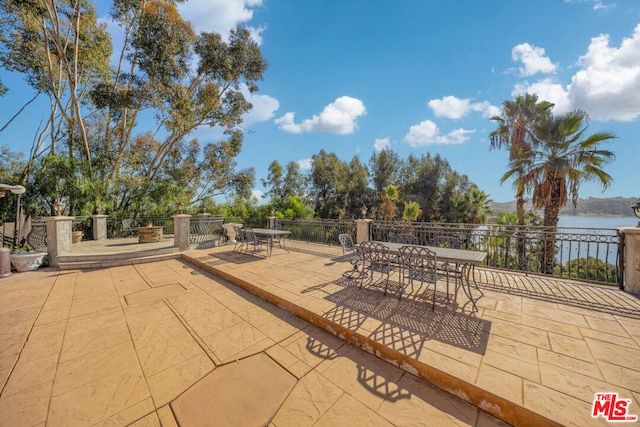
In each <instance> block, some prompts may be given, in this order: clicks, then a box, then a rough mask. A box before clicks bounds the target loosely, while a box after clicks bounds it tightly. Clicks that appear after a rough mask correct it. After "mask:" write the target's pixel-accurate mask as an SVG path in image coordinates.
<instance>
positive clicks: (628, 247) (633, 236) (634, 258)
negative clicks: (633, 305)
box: [618, 227, 640, 295]
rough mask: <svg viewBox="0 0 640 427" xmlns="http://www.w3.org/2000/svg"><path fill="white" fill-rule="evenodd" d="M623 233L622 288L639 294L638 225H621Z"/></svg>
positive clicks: (639, 236)
mask: <svg viewBox="0 0 640 427" xmlns="http://www.w3.org/2000/svg"><path fill="white" fill-rule="evenodd" d="M618 232H619V233H622V234H624V273H623V274H624V290H625V292H629V293H632V294H638V295H640V227H621V228H618Z"/></svg>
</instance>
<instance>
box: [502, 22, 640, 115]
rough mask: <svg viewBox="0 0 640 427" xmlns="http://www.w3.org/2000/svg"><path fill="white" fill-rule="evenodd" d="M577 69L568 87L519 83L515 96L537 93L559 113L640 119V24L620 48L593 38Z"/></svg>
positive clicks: (601, 37)
mask: <svg viewBox="0 0 640 427" xmlns="http://www.w3.org/2000/svg"><path fill="white" fill-rule="evenodd" d="M577 66H578V67H579V70H578V71H577V72H576V73H575V74H574V75H573V76H572V77H571V84H569V85H566V86H563V85H562V84H561V83H558V82H557V80H555V79H551V78H545V79H542V80H539V81H535V82H533V83H530V82H520V83H518V84H516V85H515V86H514V89H513V91H512V95H520V94H523V93H525V92H528V93H535V94H536V95H538V99H540V100H545V101H549V102H553V103H555V104H556V106H555V107H554V110H553V111H554V113H557V114H562V113H566V112H568V111H571V110H574V109H582V110H584V111H586V112H587V114H589V117H590V118H592V119H594V120H618V121H633V120H635V119H637V118H638V117H640V24H639V25H638V26H636V28H635V30H634V32H633V35H632V36H631V37H628V38H625V39H623V40H622V42H621V43H620V46H619V47H616V46H610V41H609V36H608V35H607V34H602V35H599V36H597V37H594V38H592V39H591V43H590V44H589V47H588V48H587V52H586V53H585V54H584V55H582V56H581V57H580V58H579V60H578V61H577Z"/></svg>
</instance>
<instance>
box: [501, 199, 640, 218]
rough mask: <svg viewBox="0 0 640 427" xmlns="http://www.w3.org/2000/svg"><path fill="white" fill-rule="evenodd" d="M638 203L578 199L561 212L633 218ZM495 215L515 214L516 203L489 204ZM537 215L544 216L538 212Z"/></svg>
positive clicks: (635, 201) (564, 213)
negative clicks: (634, 207) (633, 207)
mask: <svg viewBox="0 0 640 427" xmlns="http://www.w3.org/2000/svg"><path fill="white" fill-rule="evenodd" d="M637 202H638V198H633V197H607V198H599V197H588V198H586V199H578V203H577V205H576V207H575V208H574V207H573V203H571V201H569V203H568V205H567V206H565V207H564V208H562V209H561V210H560V215H573V216H578V215H599V216H606V215H611V216H633V210H632V209H631V205H634V204H635V203H637ZM489 206H490V207H491V210H492V211H493V214H494V215H495V214H499V213H502V212H515V210H516V201H515V200H514V201H511V202H491V203H490V204H489ZM524 208H525V210H530V209H532V208H533V207H532V205H531V201H530V200H528V201H527V202H525V205H524ZM536 213H539V214H542V211H540V210H538V211H536Z"/></svg>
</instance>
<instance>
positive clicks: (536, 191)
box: [503, 110, 616, 274]
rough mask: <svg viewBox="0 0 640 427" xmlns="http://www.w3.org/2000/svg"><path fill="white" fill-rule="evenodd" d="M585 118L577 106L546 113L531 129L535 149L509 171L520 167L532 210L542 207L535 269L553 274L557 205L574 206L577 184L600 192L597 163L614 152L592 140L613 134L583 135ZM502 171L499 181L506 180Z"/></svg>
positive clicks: (605, 179)
mask: <svg viewBox="0 0 640 427" xmlns="http://www.w3.org/2000/svg"><path fill="white" fill-rule="evenodd" d="M588 120H589V119H588V116H587V114H586V113H585V112H584V111H582V110H575V111H572V112H570V113H567V114H564V115H559V116H556V115H550V116H549V117H547V118H546V119H545V120H543V121H541V122H539V123H538V124H537V125H536V127H535V138H536V140H537V143H536V144H534V146H535V147H536V148H533V149H532V150H531V152H530V153H528V154H526V156H521V158H517V159H514V160H512V162H511V166H512V169H511V171H510V172H513V171H514V169H518V170H520V169H521V170H522V172H523V175H522V176H523V178H524V182H526V183H528V186H530V187H529V188H533V197H532V201H533V207H534V209H544V226H545V227H546V229H545V233H546V234H547V236H546V238H545V241H544V244H543V251H542V254H541V261H542V265H541V271H542V272H543V273H545V274H552V273H553V267H554V261H555V233H556V228H557V225H558V215H559V213H560V209H561V208H563V207H565V206H566V205H567V203H568V201H569V199H571V201H572V202H573V205H574V207H575V205H576V203H577V201H578V190H579V188H580V184H581V183H582V182H586V181H595V182H599V183H600V184H601V185H602V189H603V191H604V190H605V189H606V188H607V187H608V186H609V184H610V183H611V181H612V178H611V175H609V174H608V173H606V172H605V171H604V169H603V166H604V165H606V164H608V163H610V162H611V161H612V160H613V159H614V158H615V154H614V153H613V152H612V151H609V150H601V149H599V148H598V144H599V143H601V142H604V141H607V140H610V139H614V138H616V136H615V135H613V134H611V133H608V132H598V133H595V134H593V135H590V136H587V135H585V133H586V131H587V128H588ZM508 174H509V172H508V173H507V174H505V176H504V177H503V180H504V179H507V178H508Z"/></svg>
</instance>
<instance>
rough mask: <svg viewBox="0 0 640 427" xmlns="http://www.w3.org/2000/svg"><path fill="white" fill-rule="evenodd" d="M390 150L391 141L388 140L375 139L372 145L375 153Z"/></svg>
mask: <svg viewBox="0 0 640 427" xmlns="http://www.w3.org/2000/svg"><path fill="white" fill-rule="evenodd" d="M390 148H391V141H389V138H376V140H375V142H374V143H373V149H374V150H375V151H376V152H380V151H382V150H388V149H390Z"/></svg>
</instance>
